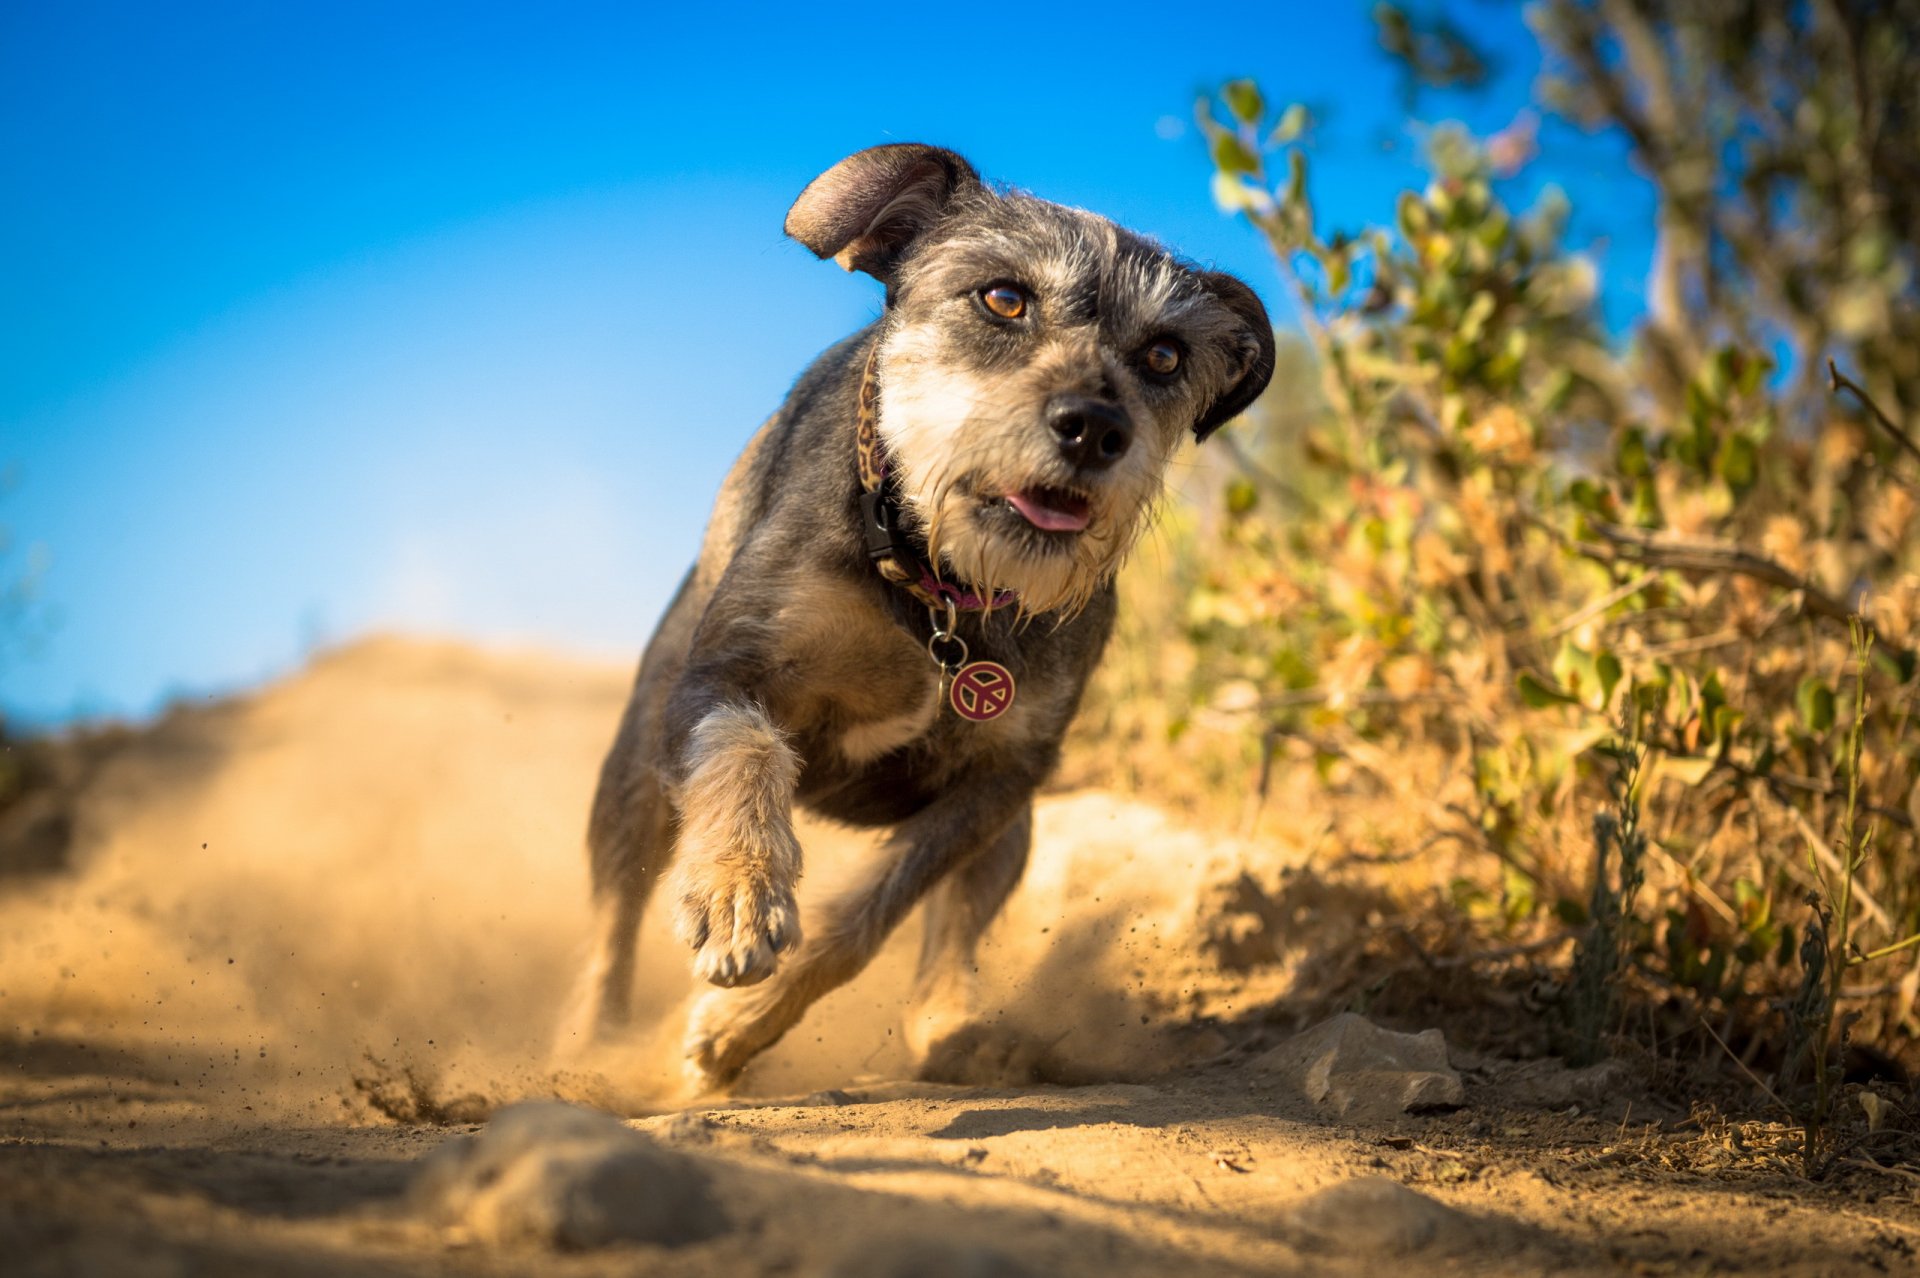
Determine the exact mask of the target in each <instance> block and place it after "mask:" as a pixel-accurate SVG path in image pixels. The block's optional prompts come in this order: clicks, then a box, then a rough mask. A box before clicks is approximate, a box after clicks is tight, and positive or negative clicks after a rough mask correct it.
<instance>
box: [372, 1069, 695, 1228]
mask: <svg viewBox="0 0 1920 1278" xmlns="http://www.w3.org/2000/svg"><path fill="white" fill-rule="evenodd" d="M409 1197H410V1201H411V1203H412V1205H413V1207H414V1209H415V1211H417V1212H418V1213H419V1214H420V1215H421V1216H422V1217H423V1218H425V1219H427V1220H428V1221H430V1222H432V1223H434V1224H438V1225H440V1226H442V1227H444V1228H448V1229H452V1230H458V1231H462V1232H464V1233H465V1234H467V1235H468V1236H470V1237H472V1238H474V1239H475V1240H477V1241H480V1242H488V1243H534V1244H538V1245H541V1246H547V1247H559V1248H564V1249H569V1250H586V1249H589V1248H595V1247H604V1246H607V1245H609V1244H611V1243H620V1242H646V1243H656V1244H659V1245H662V1246H668V1247H674V1246H680V1245H682V1244H685V1243H691V1242H698V1241H700V1240H702V1239H705V1238H711V1237H713V1236H714V1235H715V1234H718V1233H721V1232H723V1231H724V1230H725V1229H726V1228H727V1222H726V1218H725V1216H724V1214H723V1213H722V1212H721V1210H720V1208H719V1205H718V1204H717V1202H716V1201H715V1198H714V1194H713V1190H712V1187H711V1185H710V1183H709V1181H708V1178H707V1175H706V1173H705V1172H704V1171H703V1170H702V1169H701V1167H700V1166H699V1164H698V1163H697V1162H696V1161H695V1160H694V1159H692V1158H690V1157H688V1156H687V1155H685V1154H681V1153H676V1152H674V1151H672V1150H669V1149H664V1148H662V1147H661V1146H659V1145H657V1144H655V1143H654V1142H653V1141H651V1140H648V1139H647V1138H646V1137H645V1136H642V1135H641V1134H640V1133H638V1132H636V1131H633V1130H631V1129H629V1128H628V1127H627V1126H626V1125H625V1124H623V1123H622V1122H621V1121H620V1120H619V1119H617V1118H614V1117H613V1116H612V1115H610V1114H602V1113H599V1112H597V1111H594V1110H589V1109H582V1108H580V1107H579V1106H576V1105H566V1104H562V1103H560V1102H559V1101H529V1102H526V1103H523V1104H519V1105H512V1106H509V1107H507V1108H506V1109H503V1110H501V1111H500V1112H499V1113H498V1114H496V1115H494V1118H493V1121H492V1122H490V1123H488V1124H487V1126H486V1127H485V1129H483V1130H482V1131H480V1132H479V1133H478V1134H476V1135H473V1136H462V1137H458V1138H456V1139H454V1140H450V1141H448V1142H447V1143H446V1144H444V1145H442V1146H441V1147H440V1148H439V1149H437V1150H435V1151H434V1152H433V1153H432V1154H431V1155H430V1156H428V1158H427V1159H426V1160H425V1163H424V1165H423V1166H422V1168H421V1170H420V1173H419V1175H418V1176H416V1177H415V1178H414V1182H413V1185H412V1187H411V1189H410V1190H409Z"/></svg>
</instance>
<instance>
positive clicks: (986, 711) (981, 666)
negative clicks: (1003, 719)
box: [947, 661, 1014, 723]
mask: <svg viewBox="0 0 1920 1278" xmlns="http://www.w3.org/2000/svg"><path fill="white" fill-rule="evenodd" d="M1013 694H1014V685H1013V671H1011V670H1009V669H1007V668H1006V667H1005V666H1003V665H1001V664H1000V663H999V662H997V661H969V662H968V663H967V664H966V665H964V666H961V667H960V670H959V672H958V673H957V674H955V675H954V676H953V686H952V688H950V689H949V690H948V692H947V702H948V704H949V705H951V706H952V707H953V712H954V713H955V714H957V715H959V716H960V717H961V718H962V719H971V720H973V722H975V723H985V722H987V720H989V719H998V718H999V717H1000V716H1001V715H1003V714H1005V713H1006V712H1007V711H1009V710H1011V709H1012V708H1013Z"/></svg>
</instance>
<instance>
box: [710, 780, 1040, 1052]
mask: <svg viewBox="0 0 1920 1278" xmlns="http://www.w3.org/2000/svg"><path fill="white" fill-rule="evenodd" d="M1035 784H1036V783H1035V780H1034V778H1033V777H1031V776H1028V775H1024V774H1013V773H1010V774H1003V775H995V776H989V777H977V778H972V779H969V780H967V781H965V782H962V783H958V784H955V785H954V786H952V787H951V788H950V789H948V790H947V791H946V793H945V794H943V795H942V796H941V797H940V798H938V799H936V800H934V802H933V803H932V804H930V805H929V806H928V807H926V808H925V809H923V810H922V811H921V812H919V813H917V814H916V815H914V816H912V817H910V818H908V819H907V821H906V822H904V823H903V824H902V825H901V826H900V827H899V828H898V829H897V830H895V831H894V833H893V835H892V837H891V838H889V839H888V840H887V843H886V845H885V846H884V847H883V848H882V850H881V853H880V855H879V857H878V858H877V859H876V860H875V862H874V869H873V871H872V874H871V876H870V877H869V879H868V880H867V881H866V882H865V883H863V884H861V885H859V886H858V887H856V888H854V889H853V890H851V891H849V892H846V893H844V894H843V895H842V896H841V897H840V898H839V899H838V900H836V901H834V902H831V903H830V904H828V905H826V906H824V907H823V908H822V909H821V910H820V913H819V916H818V918H817V919H816V920H815V921H814V922H813V923H812V924H811V925H810V931H809V934H808V938H807V941H806V943H805V944H804V945H802V946H801V947H800V949H799V950H798V951H797V952H796V953H795V954H794V956H793V958H792V960H791V961H790V962H788V963H787V964H786V965H784V966H783V967H782V968H781V970H780V972H779V973H778V975H776V976H775V977H774V979H773V980H771V981H768V982H767V983H766V984H765V985H762V986H759V987H758V988H756V989H752V990H744V991H740V992H738V993H724V992H722V991H718V990H716V991H713V992H711V993H709V994H707V995H705V996H704V997H702V998H701V999H700V1000H699V1001H698V1002H697V1003H696V1004H695V1005H694V1008H693V1012H692V1015H691V1017H690V1019H689V1022H688V1026H687V1058H688V1061H689V1062H690V1064H691V1065H692V1066H693V1069H694V1071H695V1072H696V1074H697V1076H698V1077H697V1079H696V1081H698V1082H699V1083H701V1084H703V1085H705V1086H707V1087H718V1086H723V1085H725V1084H727V1083H730V1082H732V1081H733V1079H734V1078H735V1077H737V1076H738V1075H739V1073H740V1071H741V1070H742V1069H743V1068H745V1067H746V1064H747V1062H748V1061H750V1060H752V1059H753V1057H754V1056H756V1055H758V1054H759V1053H760V1052H762V1051H764V1050H765V1049H766V1048H768V1047H771V1046H772V1045H773V1044H774V1043H775V1042H776V1041H778V1040H779V1038H780V1036H781V1035H782V1034H785V1033H786V1032H787V1031H788V1030H789V1029H791V1028H792V1027H793V1025H794V1023H795V1022H797V1021H798V1020H799V1019H800V1017H801V1015H802V1014H803V1013H804V1012H805V1011H806V1010H807V1008H808V1007H810V1006H812V1005H813V1003H814V1001H815V1000H817V999H818V998H820V996H821V995H823V994H825V993H827V992H828V991H829V990H832V989H834V988H835V987H837V986H840V985H843V984H845V983H846V982H847V981H849V980H852V979H853V978H854V977H855V976H856V975H858V974H859V972H860V970H861V969H862V968H864V967H865V966H866V965H867V963H868V961H869V960H870V959H871V958H872V957H873V955H874V952H875V951H876V950H878V949H879V948H880V943H881V942H882V941H884V940H885V939H886V938H887V936H888V934H889V933H891V932H892V931H893V929H894V928H895V927H897V926H899V923H900V920H901V919H903V918H905V917H906V916H907V913H908V912H909V911H910V910H912V909H913V907H914V905H915V904H917V903H918V902H919V901H920V899H921V897H923V896H925V895H926V893H927V891H928V889H930V888H931V887H932V886H933V885H934V884H936V883H938V882H939V881H940V880H941V879H943V878H945V877H946V876H947V875H948V874H950V873H952V872H954V871H955V870H956V869H958V868H960V867H962V866H964V865H967V864H969V863H971V862H972V861H973V860H974V859H975V858H976V857H978V856H980V855H981V854H982V853H983V852H986V851H987V850H989V849H991V848H993V847H995V846H996V845H997V844H998V843H999V841H1000V840H1001V838H1002V836H1003V834H1004V833H1005V832H1006V831H1007V829H1008V828H1009V827H1010V826H1011V825H1013V824H1014V823H1015V822H1017V821H1023V820H1025V818H1026V814H1027V811H1028V806H1027V805H1028V804H1029V802H1030V801H1031V798H1032V795H1033V790H1034V786H1035Z"/></svg>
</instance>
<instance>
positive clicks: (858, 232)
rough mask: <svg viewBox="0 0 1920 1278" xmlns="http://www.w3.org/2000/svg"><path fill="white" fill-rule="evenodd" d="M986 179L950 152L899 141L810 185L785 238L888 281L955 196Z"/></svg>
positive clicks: (854, 158) (856, 157)
mask: <svg viewBox="0 0 1920 1278" xmlns="http://www.w3.org/2000/svg"><path fill="white" fill-rule="evenodd" d="M979 185H980V175H979V174H978V173H975V172H974V171H973V166H972V165H971V164H968V163H967V162H966V161H965V160H963V159H961V158H960V157H959V156H958V155H955V154H954V153H953V152H952V151H947V150H943V149H941V148H940V147H937V146H922V145H921V144H920V143H918V142H898V143H893V144H891V145H888V146H875V147H869V148H867V149H866V150H864V151H857V152H855V153H854V154H852V155H850V156H848V157H847V158H846V159H844V160H842V161H840V163H838V164H836V165H834V166H833V167H832V168H830V169H828V170H827V171H826V172H825V173H822V174H821V175H820V176H819V177H817V178H815V179H814V180H813V181H811V182H809V183H808V184H807V189H806V190H804V191H802V192H800V198H799V199H797V200H795V201H794V202H793V207H792V208H790V209H788V210H787V234H788V235H791V236H792V237H793V238H794V239H796V240H799V241H800V242H801V243H802V244H804V245H806V246H807V247H808V248H810V249H812V250H813V254H814V256H815V257H830V258H832V259H833V260H834V261H836V262H838V263H840V265H842V266H844V267H846V268H847V269H848V270H849V271H865V272H866V273H867V274H869V275H871V276H873V277H874V278H876V279H878V280H881V281H883V282H885V281H887V280H888V277H889V276H890V275H892V273H893V268H894V266H895V265H897V264H898V262H899V260H900V255H901V253H902V252H904V251H905V249H906V247H907V246H908V245H909V244H911V243H913V241H914V238H915V237H916V236H918V235H919V234H920V233H921V232H922V231H924V230H925V229H926V228H927V227H928V226H930V225H932V224H933V223H934V222H936V221H938V220H939V219H940V216H941V215H942V213H944V212H945V210H946V207H947V203H948V201H950V200H951V199H952V198H953V196H954V193H955V192H956V191H959V190H960V189H961V188H963V187H968V186H979Z"/></svg>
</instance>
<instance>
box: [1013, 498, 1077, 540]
mask: <svg viewBox="0 0 1920 1278" xmlns="http://www.w3.org/2000/svg"><path fill="white" fill-rule="evenodd" d="M1007 504H1008V505H1010V506H1012V507H1013V508H1014V509H1015V510H1017V511H1019V512H1020V516H1021V518H1023V519H1025V520H1026V521H1027V522H1028V523H1030V524H1032V525H1033V526H1034V527H1035V528H1039V529H1042V530H1044V531H1046V532H1080V531H1082V530H1083V529H1085V528H1086V526H1087V502H1086V499H1085V498H1084V497H1071V496H1068V495H1067V494H1066V493H1052V492H1047V491H1046V490H1044V489H1032V490H1029V491H1027V492H1024V493H1008V494H1007Z"/></svg>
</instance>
